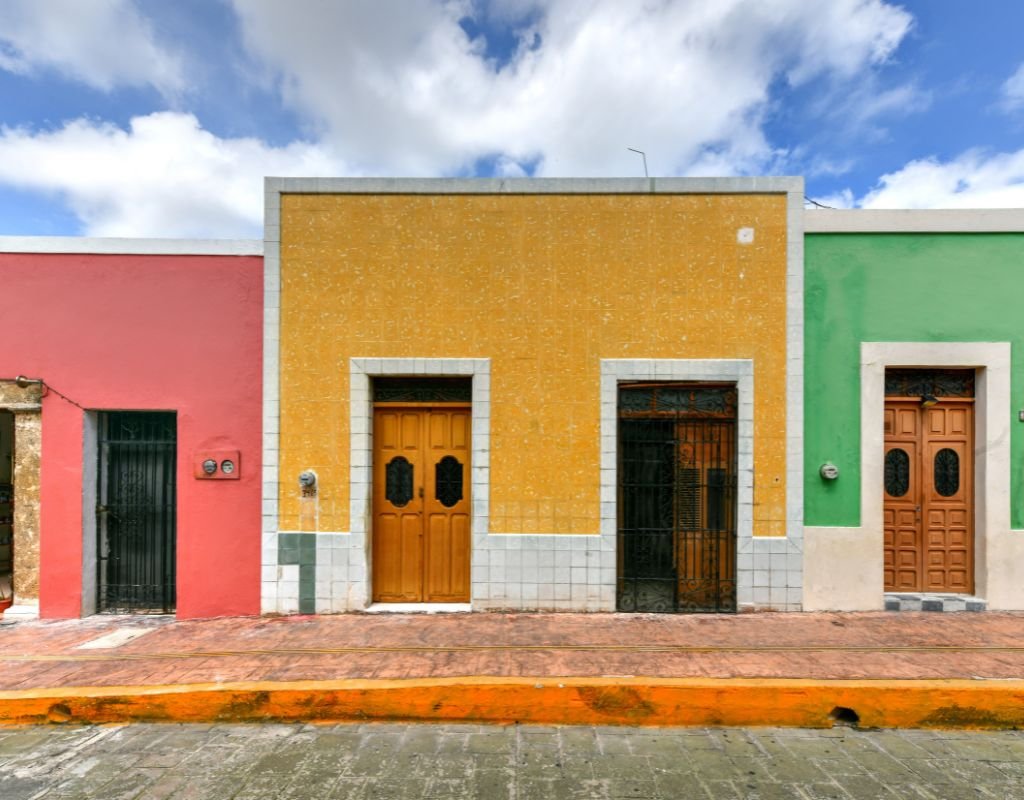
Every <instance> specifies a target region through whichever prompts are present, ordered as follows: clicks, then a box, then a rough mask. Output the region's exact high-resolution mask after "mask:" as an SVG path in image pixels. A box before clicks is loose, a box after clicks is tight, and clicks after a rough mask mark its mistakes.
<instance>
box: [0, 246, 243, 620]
mask: <svg viewBox="0 0 1024 800" xmlns="http://www.w3.org/2000/svg"><path fill="white" fill-rule="evenodd" d="M262 275H263V269H262V259H261V258H259V257H253V256H169V255H155V256H154V255H93V254H90V255H72V254H31V255H25V254H4V253H0V289H2V295H0V300H2V303H0V309H2V311H0V377H3V378H12V377H14V376H16V375H19V374H23V375H27V376H30V377H34V378H35V377H38V378H42V379H44V380H45V381H46V382H47V383H48V384H50V385H51V386H53V387H54V388H56V389H57V390H59V391H60V392H62V393H64V394H65V395H67V396H68V397H70V398H72V399H73V400H74V401H75V402H77V403H79V404H81V405H82V406H83V407H85V408H86V409H89V410H165V411H176V412H177V415H178V467H177V485H178V516H177V537H178V538H177V558H178V567H177V589H178V601H177V609H178V615H179V616H180V617H208V616H219V615H228V614H256V613H259V585H260V575H259V569H260V566H259V565H260V494H261V493H260V479H261V459H260V447H261V433H260V429H261V396H262V389H261V352H262V333H261V331H262V302H263V301H262V297H263V293H262V280H263V278H262ZM83 425H84V413H83V411H82V410H81V409H79V408H76V407H75V406H74V405H71V404H70V403H68V402H65V401H64V400H62V399H61V398H60V397H58V396H57V395H56V394H54V393H52V392H51V393H50V394H49V395H47V396H46V397H45V398H44V400H43V413H42V432H43V455H42V486H41V502H40V509H41V523H40V524H41V533H40V561H41V574H40V614H41V615H42V616H44V617H77V616H80V614H81V607H82V542H83V526H82V516H83V512H82V493H83V489H84V490H85V491H94V487H92V486H86V487H83ZM202 449H238V450H240V451H241V479H240V480H237V481H202V480H197V479H196V478H194V477H193V468H192V454H193V453H194V452H195V451H197V450H202Z"/></svg>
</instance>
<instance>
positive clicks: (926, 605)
mask: <svg viewBox="0 0 1024 800" xmlns="http://www.w3.org/2000/svg"><path fill="white" fill-rule="evenodd" d="M985 608H986V604H985V601H984V599H982V598H980V597H973V596H971V595H968V594H929V593H927V592H920V593H908V592H899V593H895V592H893V593H887V594H886V595H885V610H886V611H941V612H946V613H950V612H955V611H984V610H985Z"/></svg>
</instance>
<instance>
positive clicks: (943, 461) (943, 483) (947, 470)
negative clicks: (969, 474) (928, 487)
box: [935, 447, 960, 497]
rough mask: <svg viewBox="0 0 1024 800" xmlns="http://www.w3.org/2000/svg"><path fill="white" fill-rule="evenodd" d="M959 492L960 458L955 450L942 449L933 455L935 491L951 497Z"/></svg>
mask: <svg viewBox="0 0 1024 800" xmlns="http://www.w3.org/2000/svg"><path fill="white" fill-rule="evenodd" d="M959 490H960V456H959V455H957V452H956V450H951V449H950V448H948V447H943V448H942V449H941V450H940V451H939V452H937V453H936V454H935V491H936V492H938V493H939V494H940V495H942V496H943V497H952V496H953V495H955V494H956V493H957V492H958V491H959Z"/></svg>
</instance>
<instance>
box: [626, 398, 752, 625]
mask: <svg viewBox="0 0 1024 800" xmlns="http://www.w3.org/2000/svg"><path fill="white" fill-rule="evenodd" d="M618 474H619V486H618V506H619V534H618V536H619V541H618V552H619V556H618V562H619V568H618V571H619V578H618V592H617V595H618V596H617V607H618V609H619V610H620V611H654V612H671V611H706V612H715V611H735V610H736V387H735V386H734V385H732V384H727V385H723V384H678V383H657V384H623V385H621V386H620V389H619V465H618Z"/></svg>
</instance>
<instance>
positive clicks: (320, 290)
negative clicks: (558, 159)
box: [263, 179, 802, 613]
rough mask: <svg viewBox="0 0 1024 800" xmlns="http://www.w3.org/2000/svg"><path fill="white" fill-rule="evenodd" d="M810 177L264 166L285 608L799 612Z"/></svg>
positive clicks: (274, 544)
mask: <svg viewBox="0 0 1024 800" xmlns="http://www.w3.org/2000/svg"><path fill="white" fill-rule="evenodd" d="M801 190H802V187H801V186H800V183H799V181H798V180H796V179H756V180H755V179H722V180H703V181H702V180H687V179H672V180H657V181H631V180H622V181H614V180H613V181H559V180H554V181H545V180H535V181H531V180H526V181H472V180H470V181H446V180H438V181H431V180H426V181H374V180H366V181H361V180H337V181H330V180H316V181H304V180H302V179H283V180H281V179H268V184H267V242H266V259H267V267H266V269H267V273H266V297H265V300H266V310H265V314H266V335H265V348H266V353H265V362H266V365H267V366H266V371H267V372H266V381H265V395H266V396H265V426H264V427H265V433H264V439H265V446H264V451H265V452H264V455H265V469H264V486H265V492H264V495H265V496H264V520H265V525H264V576H263V577H264V581H263V605H264V610H265V611H279V612H285V613H287V612H294V611H304V612H311V611H317V612H328V611H343V610H350V609H359V608H364V607H366V606H367V605H368V604H370V603H373V602H384V603H387V602H403V601H404V602H412V603H417V604H418V603H431V602H445V603H461V604H468V607H472V608H523V609H551V610H558V609H576V610H613V609H615V608H619V609H620V610H687V608H690V607H693V608H696V609H700V610H732V609H734V608H742V607H773V608H794V607H797V608H798V607H799V602H800V599H799V591H800V585H801V580H802V576H801V575H800V568H799V558H798V556H799V552H800V550H799V544H800V533H801V531H800V514H799V508H800V497H799V494H800V486H801V481H800V476H799V462H800V455H799V453H798V452H795V448H798V447H799V445H798V441H799V436H798V431H799V425H800V415H801V408H800V394H801V392H800V391H799V389H800V387H799V377H800V376H799V373H798V367H796V366H795V365H796V364H798V363H799V356H800V352H799V348H800V337H801V336H802V308H801V305H802V294H801V286H800V280H801V277H800V270H801V269H802V253H801V252H800V248H801V247H802V233H801V231H800V230H799V228H798V226H799V220H800V218H801V211H800V208H801V207H800V194H801ZM396 392H397V393H396ZM417 392H419V394H417ZM638 404H639V405H638ZM624 437H625V438H624ZM653 439H658V440H659V441H661V440H664V441H662V443H661V444H658V445H653V444H651V441H653ZM649 440H651V441H649ZM442 452H443V455H442ZM712 453H713V454H714V455H712ZM431 454H433V455H431ZM638 454H639V455H638ZM644 454H646V455H644ZM651 454H655V455H651ZM673 454H674V455H673ZM652 458H653V459H654V461H652V460H651V459H652ZM445 459H447V460H445ZM638 459H640V460H638ZM643 459H646V461H643V463H641V461H642V460H643ZM658 459H661V461H658ZM666 459H667V460H666ZM686 459H690V461H688V462H686V463H684V461H685V460H686ZM712 459H713V460H712ZM385 462H386V463H385ZM442 462H443V463H442ZM655 462H657V463H655ZM691 462H692V463H691ZM687 464H689V465H690V466H691V467H693V468H692V469H689V471H687V466H686V465H687ZM702 464H703V466H701V465H702ZM656 473H657V474H656ZM658 475H661V477H660V478H659V477H658ZM300 476H301V477H302V479H301V481H300ZM666 476H668V477H666ZM449 501H451V502H449ZM655 507H657V508H661V509H662V510H661V511H653V510H652V509H654V508H655ZM652 514H653V516H652ZM712 535H713V536H715V537H717V539H716V541H717V543H715V544H709V542H710V541H711V538H710V537H712ZM723 537H724V538H723ZM730 542H731V544H730ZM652 548H653V550H655V551H660V555H659V554H657V553H655V554H654V555H651V554H650V553H649V552H648V551H650V550H651V549H652ZM666 548H668V550H666ZM669 551H671V553H669ZM645 553H646V555H644V554H645ZM644 559H646V561H645V560H644ZM666 559H667V560H666ZM684 562H687V563H684ZM712 562H714V563H712ZM659 565H660V566H659ZM698 573H700V574H698ZM698 579H701V580H705V581H706V580H711V581H713V583H714V585H713V586H712V585H710V584H702V585H701V586H699V587H696V588H695V586H696V584H695V580H698ZM386 587H391V588H386ZM688 593H689V594H688ZM709 599H710V602H711V606H712V607H710V608H704V607H705V606H707V604H708V602H709ZM723 603H724V606H722V604H723Z"/></svg>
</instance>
